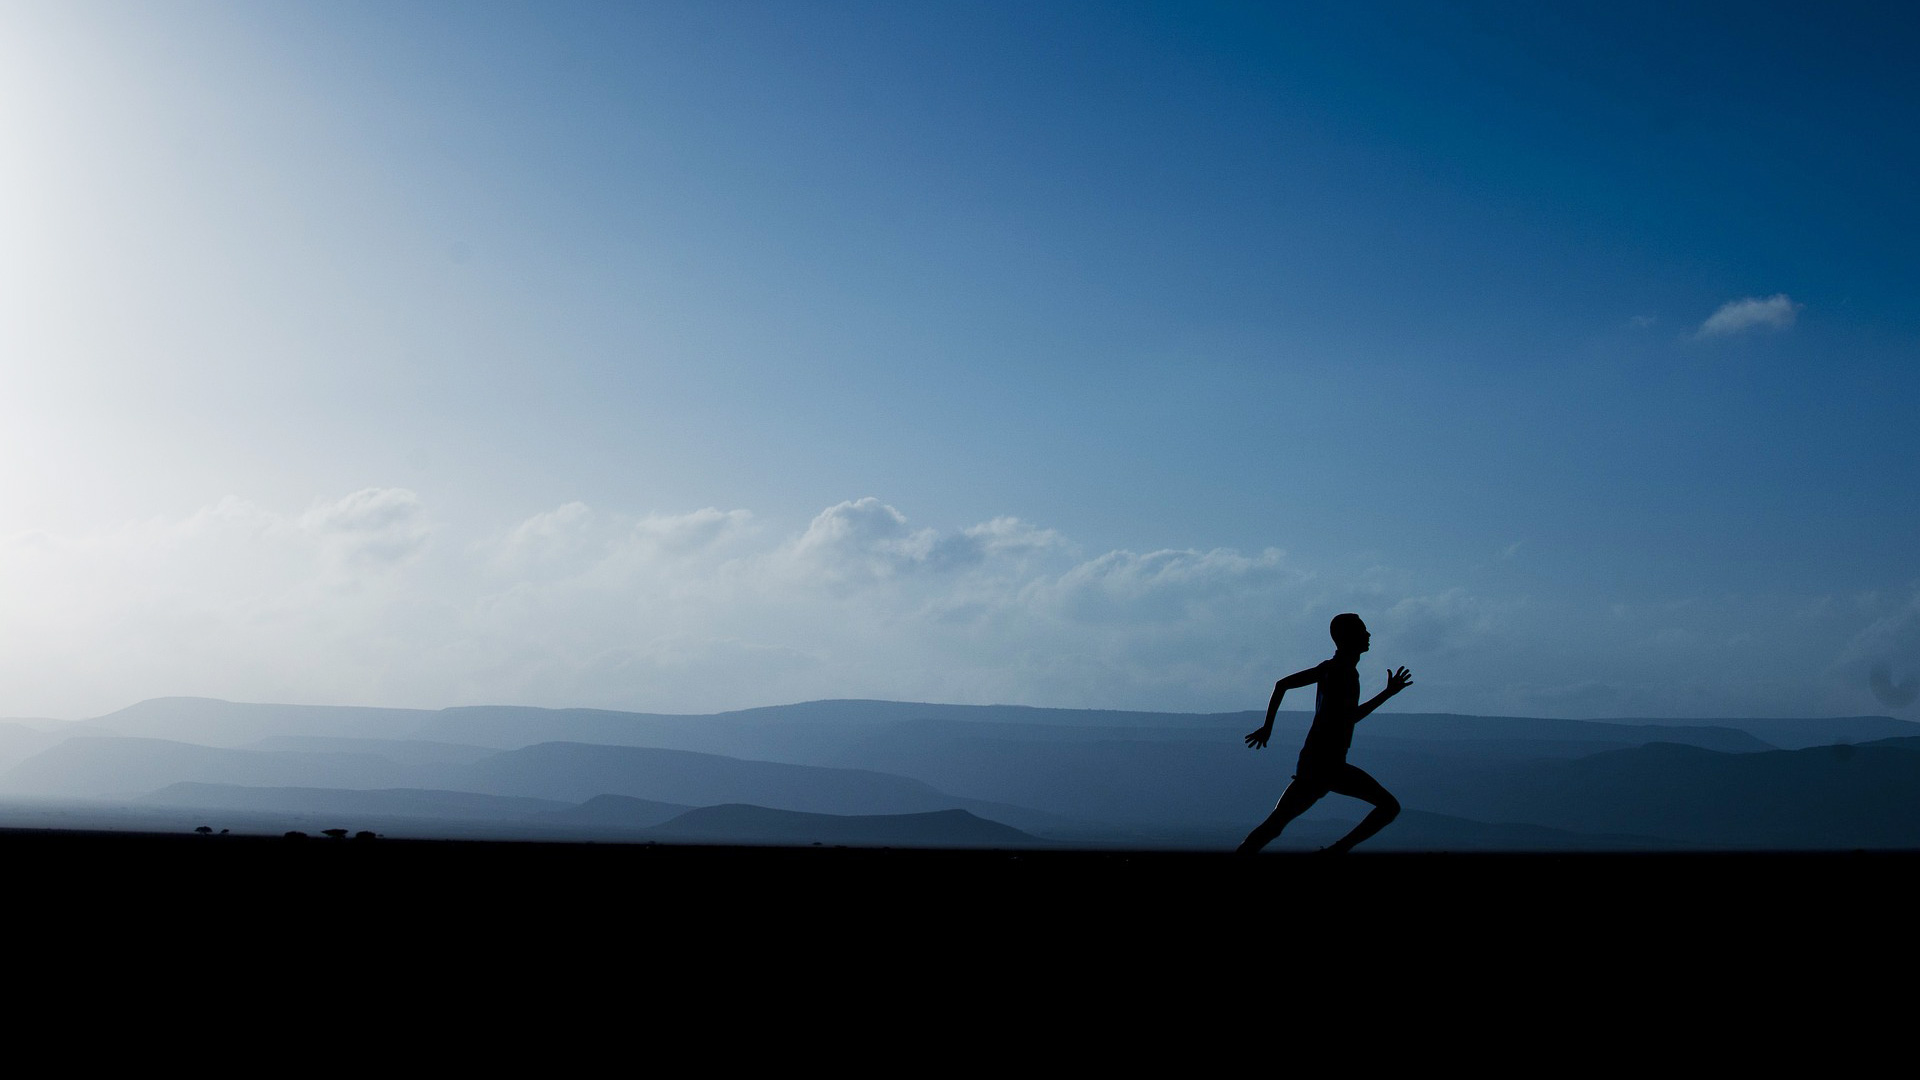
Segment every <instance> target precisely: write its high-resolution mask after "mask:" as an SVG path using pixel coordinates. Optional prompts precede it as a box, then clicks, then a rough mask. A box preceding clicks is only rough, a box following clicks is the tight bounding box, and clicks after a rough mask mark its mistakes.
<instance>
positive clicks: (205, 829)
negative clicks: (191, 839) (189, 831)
mask: <svg viewBox="0 0 1920 1080" xmlns="http://www.w3.org/2000/svg"><path fill="white" fill-rule="evenodd" d="M193 831H194V832H197V833H199V834H200V835H201V836H212V835H213V826H211V825H202V826H200V827H199V828H197V829H195V830H193Z"/></svg>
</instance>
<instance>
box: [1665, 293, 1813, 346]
mask: <svg viewBox="0 0 1920 1080" xmlns="http://www.w3.org/2000/svg"><path fill="white" fill-rule="evenodd" d="M1805 306H1806V305H1805V304H1796V303H1794V302H1793V300H1792V298H1790V297H1789V296H1787V294H1786V293H1775V294H1773V295H1772V296H1769V297H1766V298H1765V299H1761V298H1760V297H1756V296H1749V297H1747V298H1746V299H1744V300H1729V301H1727V302H1726V303H1724V304H1721V305H1720V310H1718V311H1716V312H1714V313H1713V314H1712V315H1709V316H1707V321H1706V322H1703V323H1701V324H1700V329H1699V330H1697V331H1695V332H1694V335H1693V336H1694V337H1697V338H1709V337H1726V336H1728V335H1730V334H1743V333H1746V332H1747V331H1749V330H1758V329H1762V328H1768V329H1773V330H1785V329H1787V328H1788V327H1790V326H1792V325H1793V321H1794V319H1795V318H1796V317H1798V315H1799V314H1800V309H1801V308H1803V307H1805Z"/></svg>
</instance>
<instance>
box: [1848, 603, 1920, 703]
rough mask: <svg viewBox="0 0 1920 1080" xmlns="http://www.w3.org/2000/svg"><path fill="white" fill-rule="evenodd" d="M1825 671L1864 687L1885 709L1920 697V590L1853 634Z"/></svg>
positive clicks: (1851, 683) (1850, 683)
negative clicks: (1897, 606)
mask: <svg viewBox="0 0 1920 1080" xmlns="http://www.w3.org/2000/svg"><path fill="white" fill-rule="evenodd" d="M1828 674H1829V675H1831V676H1833V677H1834V678H1836V679H1837V680H1839V681H1840V682H1842V683H1843V684H1845V685H1849V686H1852V687H1864V688H1865V689H1866V690H1868V691H1869V692H1870V693H1871V694H1872V700H1874V701H1877V702H1879V704H1880V705H1881V706H1882V707H1884V708H1887V709H1891V710H1901V709H1905V708H1907V707H1908V706H1909V705H1912V704H1913V701H1914V698H1915V697H1916V696H1920V593H1916V594H1915V595H1914V596H1913V597H1912V598H1910V599H1909V600H1908V601H1907V603H1906V604H1905V605H1903V606H1901V607H1899V608H1898V609H1897V610H1894V611H1892V612H1890V613H1888V614H1886V615H1883V616H1881V617H1880V618H1878V619H1875V620H1874V621H1873V622H1871V623H1869V624H1868V625H1867V626H1866V627H1864V628H1863V629H1861V630H1860V632H1859V633H1857V634H1855V635H1854V636H1853V638H1852V639H1851V640H1850V641H1848V642H1847V644H1846V647H1845V648H1844V649H1842V650H1841V653H1840V657H1839V659H1837V660H1835V661H1834V663H1833V665H1832V666H1831V667H1830V668H1829V669H1828Z"/></svg>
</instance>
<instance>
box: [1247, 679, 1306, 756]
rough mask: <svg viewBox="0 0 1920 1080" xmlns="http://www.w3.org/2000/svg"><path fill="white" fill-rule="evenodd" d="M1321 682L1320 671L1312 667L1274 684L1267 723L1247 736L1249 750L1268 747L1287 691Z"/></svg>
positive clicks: (1268, 700)
mask: <svg viewBox="0 0 1920 1080" xmlns="http://www.w3.org/2000/svg"><path fill="white" fill-rule="evenodd" d="M1319 681H1320V669H1319V668H1318V667H1310V668H1308V669H1307V670H1305V671H1296V672H1294V673H1293V674H1291V675H1289V676H1287V677H1286V678H1284V679H1281V680H1280V681H1279V682H1277V683H1274V684H1273V697H1271V698H1269V699H1267V722H1266V723H1264V724H1261V725H1260V730H1259V731H1253V732H1249V733H1248V734H1247V749H1249V750H1259V749H1261V748H1263V747H1265V746H1266V745H1267V740H1268V739H1269V738H1271V737H1272V736H1273V717H1274V714H1275V713H1278V712H1279V711H1280V699H1281V698H1283V697H1285V696H1286V694H1287V691H1289V690H1297V689H1299V688H1300V687H1302V686H1312V685H1313V684H1314V683H1317V682H1319Z"/></svg>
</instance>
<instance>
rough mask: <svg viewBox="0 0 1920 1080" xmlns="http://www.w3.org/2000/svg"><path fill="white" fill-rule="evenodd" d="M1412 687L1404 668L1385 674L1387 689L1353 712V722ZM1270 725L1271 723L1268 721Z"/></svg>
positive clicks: (1410, 675)
mask: <svg viewBox="0 0 1920 1080" xmlns="http://www.w3.org/2000/svg"><path fill="white" fill-rule="evenodd" d="M1412 685H1413V676H1412V674H1411V673H1409V672H1408V671H1407V669H1406V668H1401V669H1400V670H1399V671H1389V672H1387V688H1386V689H1385V690H1382V691H1380V692H1379V693H1377V694H1375V695H1373V697H1372V698H1370V699H1368V701H1367V702H1366V704H1364V705H1362V706H1360V707H1359V708H1357V709H1355V710H1354V711H1353V722H1354V723H1356V724H1357V723H1359V722H1360V721H1362V720H1365V719H1366V718H1367V717H1368V716H1369V715H1371V714H1372V713H1373V710H1375V709H1377V708H1379V707H1380V706H1382V705H1384V704H1386V701H1387V699H1388V698H1390V697H1392V696H1393V695H1395V694H1397V693H1399V692H1400V691H1402V690H1405V689H1406V688H1407V687H1409V686H1412ZM1268 723H1272V721H1268Z"/></svg>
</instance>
